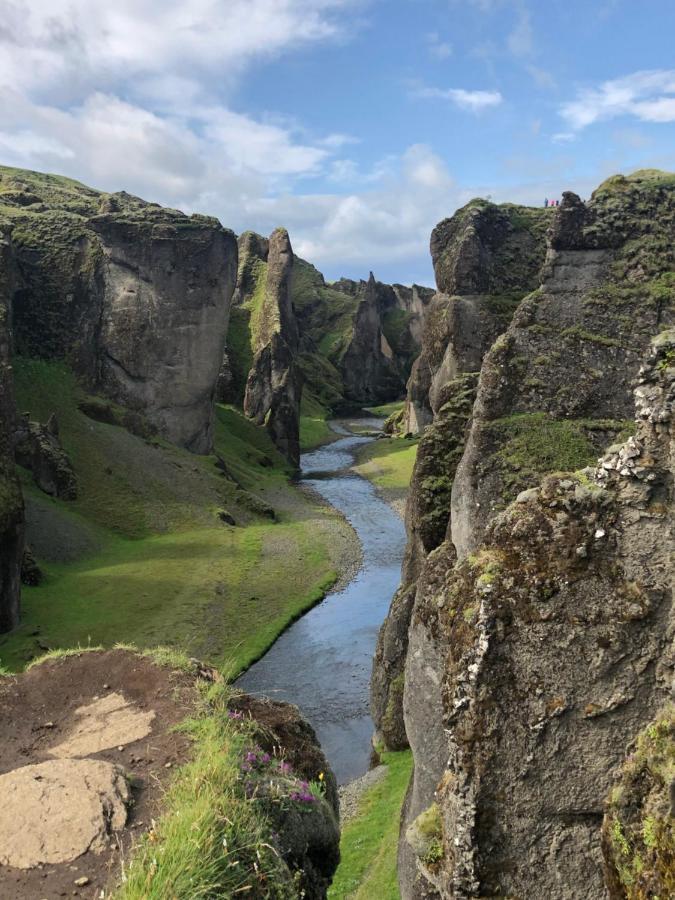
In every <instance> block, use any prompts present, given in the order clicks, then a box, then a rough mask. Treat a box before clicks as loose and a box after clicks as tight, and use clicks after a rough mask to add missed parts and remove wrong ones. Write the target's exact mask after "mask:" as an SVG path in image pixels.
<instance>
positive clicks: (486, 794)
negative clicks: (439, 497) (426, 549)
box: [402, 330, 675, 900]
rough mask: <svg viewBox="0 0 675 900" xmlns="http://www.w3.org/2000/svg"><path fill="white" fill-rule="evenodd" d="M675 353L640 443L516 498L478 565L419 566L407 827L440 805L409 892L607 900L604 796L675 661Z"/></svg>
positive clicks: (666, 359) (646, 406)
mask: <svg viewBox="0 0 675 900" xmlns="http://www.w3.org/2000/svg"><path fill="white" fill-rule="evenodd" d="M674 354H675V332H673V331H672V330H671V331H670V332H664V333H663V334H662V335H660V336H659V337H658V338H657V339H656V340H655V343H654V349H653V350H652V351H651V352H650V353H649V355H648V357H647V361H646V364H645V366H644V368H643V369H642V371H641V373H640V376H639V379H638V387H637V389H636V392H635V408H636V415H637V432H636V435H635V436H634V437H631V438H629V439H628V441H627V442H626V443H625V444H623V445H617V446H615V447H613V448H611V449H610V451H609V452H608V453H607V454H606V455H605V456H604V457H603V458H602V459H601V460H600V462H599V464H598V466H597V467H596V468H595V469H586V470H583V471H582V472H577V473H575V474H571V475H551V476H548V477H547V478H546V479H545V480H544V481H543V482H542V483H541V485H540V486H539V487H536V488H531V489H530V490H528V491H526V492H525V493H524V494H523V495H521V496H520V497H519V498H518V500H517V502H516V503H514V504H512V505H511V506H509V507H508V508H507V509H506V510H505V511H504V512H503V513H502V514H501V515H500V516H498V517H497V518H496V519H495V520H494V521H493V522H492V524H491V525H490V526H489V527H488V530H487V533H486V535H485V541H484V543H483V544H482V546H481V548H480V550H479V551H478V552H477V553H476V554H475V555H474V556H470V557H467V558H466V559H464V560H463V561H461V562H460V563H459V564H457V565H453V561H454V553H453V551H452V548H451V547H450V546H446V545H443V546H442V547H440V548H439V549H438V550H437V551H435V553H434V554H432V556H431V557H430V559H429V562H428V564H427V567H426V571H425V575H424V578H423V584H422V585H421V589H420V592H419V593H418V597H417V601H416V604H415V611H414V614H413V620H412V626H411V632H410V647H409V653H408V661H407V665H406V689H405V698H404V706H405V717H406V726H407V731H408V735H409V736H410V739H411V744H412V747H413V752H414V755H415V779H414V784H413V788H412V791H411V794H410V796H409V805H408V817H407V822H408V825H409V827H412V830H413V833H414V822H415V819H416V818H417V817H418V816H419V815H420V813H421V812H422V811H423V810H425V809H427V808H428V807H429V805H430V804H432V803H435V804H436V805H437V807H438V809H439V811H440V825H439V841H440V842H441V845H442V848H443V853H442V859H436V860H434V861H430V860H428V859H427V860H425V859H419V858H414V854H413V852H412V849H411V848H410V847H406V849H405V851H404V852H403V857H402V858H403V860H404V865H403V870H402V871H403V881H404V885H405V891H404V893H405V896H409V897H420V896H427V895H428V894H429V892H431V894H432V895H438V896H441V897H458V898H459V897H478V896H486V895H487V896H493V895H500V896H551V897H556V898H570V900H571V898H576V897H580V896H583V897H588V898H603V897H606V896H607V891H606V887H605V883H604V880H603V867H602V854H601V824H602V816H603V804H604V799H605V796H606V794H607V792H608V790H609V787H610V785H611V783H612V779H613V773H614V772H615V771H616V770H617V767H618V766H619V765H620V764H621V762H622V761H623V757H624V754H625V751H626V747H627V745H628V744H629V743H630V742H631V741H632V740H633V738H634V737H635V736H636V735H637V734H638V732H639V731H640V730H641V729H642V728H644V727H645V726H646V725H647V724H648V723H649V722H650V720H651V719H652V718H653V717H654V716H655V715H656V714H657V712H658V711H659V709H660V708H661V706H662V705H663V704H664V703H665V702H666V701H667V699H668V697H669V695H670V687H671V681H672V675H673V665H674V664H675V658H674V657H673V645H672V639H673V624H675V623H674V622H673V614H672V569H671V567H672V559H673V550H674V545H673V540H672V534H673V530H672V526H673V521H672V519H673V507H672V503H673V458H674V457H673V446H674V445H673V399H674V396H675V391H674V387H675V369H674V368H673V367H672V363H673V359H674V358H675V356H674ZM429 667H431V668H432V669H433V671H435V673H436V675H437V679H435V680H432V679H431V678H430V677H429ZM430 723H433V724H432V725H431V727H430Z"/></svg>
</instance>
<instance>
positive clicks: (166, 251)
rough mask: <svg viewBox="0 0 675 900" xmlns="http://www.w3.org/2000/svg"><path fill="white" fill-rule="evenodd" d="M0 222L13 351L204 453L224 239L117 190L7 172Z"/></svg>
mask: <svg viewBox="0 0 675 900" xmlns="http://www.w3.org/2000/svg"><path fill="white" fill-rule="evenodd" d="M0 216H1V217H2V219H3V220H4V221H5V222H6V224H7V228H8V229H9V230H10V231H11V234H12V242H13V247H14V257H15V263H16V270H17V279H16V282H15V285H14V289H13V296H12V307H13V309H12V315H13V327H14V339H15V350H16V352H17V353H20V354H24V355H27V356H32V357H39V358H47V359H50V358H62V359H65V360H66V361H67V362H68V363H69V364H70V365H71V366H72V367H73V368H74V369H75V370H76V371H77V372H78V374H80V375H81V376H83V377H84V378H85V379H86V380H87V381H88V383H89V384H90V385H91V387H92V388H93V389H95V390H100V391H102V392H104V393H105V394H106V395H107V396H109V397H110V398H111V399H112V400H114V401H116V402H119V403H122V404H123V405H125V406H126V407H128V408H129V409H131V410H134V411H136V412H138V413H140V414H142V415H143V416H145V417H146V418H147V420H148V421H149V422H150V423H151V424H152V425H153V426H154V427H155V428H156V429H157V430H158V431H159V433H160V434H162V435H163V436H164V437H166V438H167V439H168V440H170V441H172V442H173V443H176V444H179V445H180V446H183V447H186V448H187V449H189V450H192V451H194V452H196V453H206V452H208V451H209V450H210V449H211V445H212V417H213V398H214V391H215V383H216V379H217V375H218V370H219V367H220V363H221V358H222V347H223V343H224V340H225V333H226V330H227V325H228V318H229V308H230V301H231V297H232V293H233V291H234V286H235V280H236V271H237V246H236V241H235V238H234V235H233V234H232V232H230V231H228V230H227V229H224V228H223V227H222V226H221V225H220V223H219V222H218V221H217V220H216V219H212V218H209V217H206V216H196V215H195V216H186V215H184V214H183V213H181V212H178V211H176V210H171V209H165V208H162V207H160V206H158V205H157V204H152V203H147V202H145V201H143V200H141V199H139V198H137V197H132V196H130V195H128V194H125V193H124V192H121V193H119V194H113V195H108V194H102V193H100V192H98V191H95V190H92V189H91V188H87V187H85V186H84V185H81V184H79V183H78V182H74V181H71V180H70V179H66V178H60V177H58V176H49V175H41V174H39V173H35V172H22V171H21V170H17V169H7V168H2V169H0Z"/></svg>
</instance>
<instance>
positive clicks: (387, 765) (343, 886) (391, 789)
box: [328, 750, 412, 900]
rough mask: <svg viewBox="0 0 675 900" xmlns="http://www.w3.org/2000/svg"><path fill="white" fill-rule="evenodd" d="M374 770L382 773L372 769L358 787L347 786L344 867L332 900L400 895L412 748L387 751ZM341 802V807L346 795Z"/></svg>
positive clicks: (388, 898)
mask: <svg viewBox="0 0 675 900" xmlns="http://www.w3.org/2000/svg"><path fill="white" fill-rule="evenodd" d="M372 771H373V772H375V773H378V774H377V776H376V777H374V776H373V775H372V773H368V775H366V776H364V778H363V779H360V780H359V782H357V783H356V786H355V787H354V786H347V788H346V789H345V790H346V792H347V797H348V798H349V800H348V801H347V802H348V804H349V806H348V816H347V819H346V821H344V822H343V825H342V835H341V838H340V865H339V866H338V869H337V872H336V873H335V877H334V879H333V883H332V885H331V887H330V888H329V890H328V900H372V898H374V897H376V898H377V900H399V898H400V893H399V890H398V875H397V868H396V858H397V853H398V839H399V822H400V818H401V808H402V806H403V800H404V797H405V792H406V789H407V787H408V782H409V780H410V775H411V772H412V754H411V752H410V751H409V750H405V751H403V752H401V753H383V754H382V763H381V765H380V766H379V767H378V768H377V769H374V770H372ZM350 789H351V792H350ZM350 793H351V796H350ZM343 794H344V791H343ZM340 802H341V809H342V802H343V801H342V798H341V801H340Z"/></svg>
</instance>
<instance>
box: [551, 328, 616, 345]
mask: <svg viewBox="0 0 675 900" xmlns="http://www.w3.org/2000/svg"><path fill="white" fill-rule="evenodd" d="M560 337H562V338H571V339H573V340H579V341H589V342H590V343H592V344H600V345H601V346H603V347H621V346H622V344H621V341H620V340H618V339H617V338H613V337H608V336H607V335H606V334H595V333H593V332H591V331H587V330H586V329H585V328H582V327H581V326H580V325H573V326H571V327H570V328H565V329H564V331H561V332H560Z"/></svg>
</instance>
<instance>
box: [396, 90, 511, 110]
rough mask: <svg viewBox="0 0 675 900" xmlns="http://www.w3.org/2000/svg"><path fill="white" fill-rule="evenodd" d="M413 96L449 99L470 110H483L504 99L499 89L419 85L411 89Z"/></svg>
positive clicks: (497, 104)
mask: <svg viewBox="0 0 675 900" xmlns="http://www.w3.org/2000/svg"><path fill="white" fill-rule="evenodd" d="M411 96H413V97H417V98H419V99H421V100H449V101H450V102H451V103H453V104H454V105H455V106H457V107H459V109H465V110H468V111H469V112H482V111H483V110H484V109H490V108H491V107H493V106H499V104H500V103H501V102H502V101H503V99H504V98H503V97H502V95H501V94H500V93H499V91H467V90H465V89H464V88H437V87H418V88H414V89H413V90H412V91H411Z"/></svg>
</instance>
